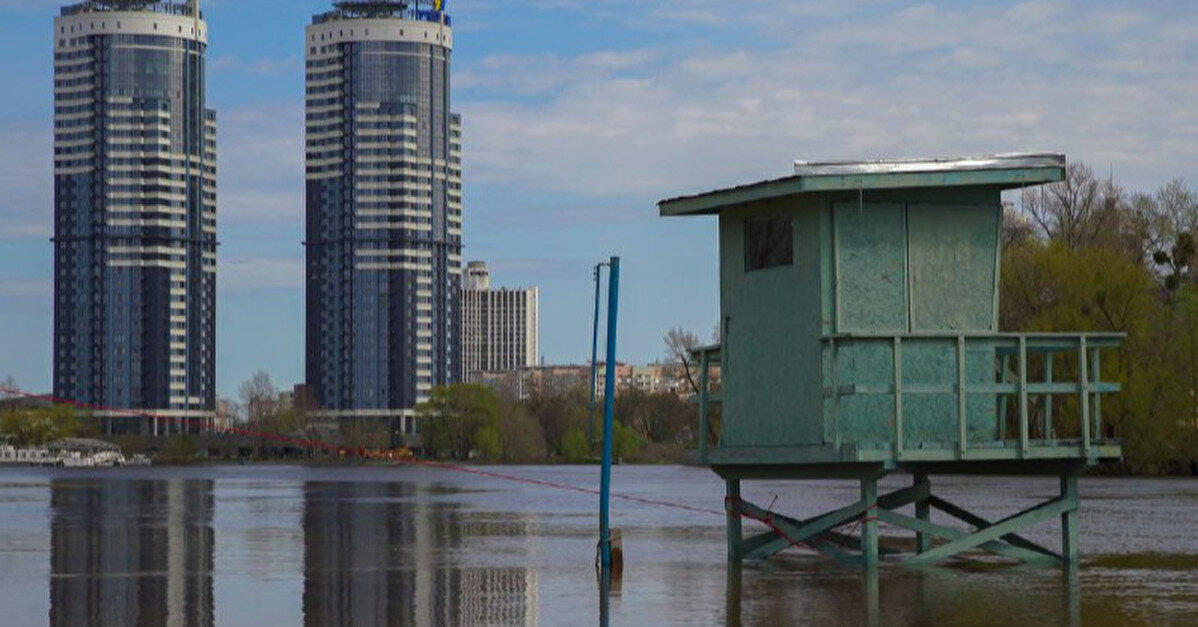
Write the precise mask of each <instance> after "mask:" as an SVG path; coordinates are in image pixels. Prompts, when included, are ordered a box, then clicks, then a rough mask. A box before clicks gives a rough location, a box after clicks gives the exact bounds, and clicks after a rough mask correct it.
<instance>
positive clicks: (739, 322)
mask: <svg viewBox="0 0 1198 627" xmlns="http://www.w3.org/2000/svg"><path fill="white" fill-rule="evenodd" d="M1065 174H1066V173H1065V157H1064V155H1061V154H1052V153H1037V154H1010V155H997V156H989V157H969V158H949V159H944V158H937V159H920V160H875V161H839V162H796V164H795V173H794V174H793V175H791V176H787V177H784V178H779V179H772V180H766V181H760V182H756V183H751V184H748V185H742V186H738V187H733V188H729V189H722V190H716V191H712V192H706V193H702V194H697V195H692V196H684V197H679V198H674V199H670V200H665V201H662V202H661V203H660V205H659V208H660V212H661V214H662V215H663V216H686V215H718V216H719V230H720V237H719V242H720V291H721V321H722V322H721V337H723V338H725V339H724V343H723V345H722V346H716V347H707V348H703V349H700V350H698V351H696V353H697V359H698V360H699V362H700V364H701V374H700V377H701V379H705V378H706V377H707V376H708V375H707V374H706V373H704V372H703V371H705V370H706V369H707V368H709V367H710V365H711V364H712V363H715V362H719V363H720V364H721V366H722V377H723V380H722V389H721V392H720V395H719V397H718V399H715V398H713V397H712V395H711V394H709V393H708V392H707V390H706V388H705V387H703V386H702V385H701V387H703V389H702V390H701V392H700V396H701V398H700V406H701V412H700V414H701V419H702V420H704V421H705V420H706V416H707V414H708V406H709V405H710V404H711V403H712V402H721V403H722V406H723V408H722V416H723V419H722V426H721V429H722V431H721V433H720V437H719V441H718V443H717V446H716V447H715V449H714V450H713V451H711V452H710V454H708V453H707V451H706V446H707V443H706V441H703V442H701V443H700V454H701V457H702V458H703V460H704V461H706V462H707V463H709V464H710V465H711V466H712V468H713V469H714V470H715V471H716V472H717V473H719V474H720V475H721V476H722V477H724V478H725V480H726V481H727V485H728V493H729V498H730V500H729V503H730V512H733V513H734V514H735V516H734V517H730V519H729V529H730V535H729V543H730V544H729V551H730V555H731V556H733V557H735V558H739V557H743V556H745V555H750V556H754V557H765V556H767V555H770V554H772V553H774V552H777V551H778V550H781V549H783V548H786V547H787V546H791V545H792V544H793V543H794V542H805V541H812V540H821V539H822V540H824V541H826V543H825V544H823V545H821V544H820V542H818V541H817V542H815V545H816V546H817V548H818V547H819V546H823V547H824V548H827V550H828V552H829V553H831V554H836V556H837V557H844V558H845V559H851V560H856V561H863V562H864V563H866V564H867V565H868V564H871V563H874V562H876V560H877V555H878V548H877V537H876V521H877V520H879V519H880V520H883V521H885V522H888V523H891V524H893V525H897V526H902V527H906V528H909V529H912V530H915V531H917V532H918V534H919V536H918V538H917V540H918V541H917V547H918V551H917V553H918V554H917V555H916V556H914V557H912V558H911V561H913V562H916V563H919V562H933V561H937V560H939V559H943V558H945V557H948V556H951V555H954V554H956V553H958V552H960V551H962V550H965V549H967V548H973V547H976V546H983V547H984V548H987V549H990V550H992V551H994V552H996V553H999V554H1002V555H1005V556H1008V557H1013V558H1015V559H1019V560H1023V561H1033V560H1035V559H1039V558H1044V557H1046V556H1051V557H1056V558H1059V559H1063V560H1064V561H1066V562H1068V563H1072V564H1076V560H1077V545H1076V531H1077V530H1076V523H1075V516H1076V508H1077V494H1076V479H1077V475H1078V474H1079V473H1080V472H1082V470H1083V469H1084V468H1085V467H1086V466H1087V465H1092V464H1095V463H1097V462H1098V461H1100V460H1103V459H1117V458H1119V457H1120V455H1121V450H1120V447H1119V445H1118V443H1117V442H1115V441H1114V440H1112V439H1110V438H1108V437H1106V431H1105V430H1104V429H1103V426H1102V421H1101V395H1102V394H1105V393H1109V392H1114V391H1116V390H1118V386H1117V385H1115V384H1112V383H1106V382H1102V381H1101V377H1100V360H1099V355H1100V352H1101V351H1102V350H1104V349H1111V348H1114V347H1116V346H1117V345H1118V344H1119V341H1120V337H1121V336H1119V335H1115V334H1081V333H1053V334H1048V333H1038V334H1015V333H1003V332H1000V330H999V328H998V302H999V299H998V286H999V275H1000V269H1001V255H1002V251H1001V248H1000V246H1001V238H1000V229H1001V228H1002V203H1001V192H1002V191H1003V190H1004V189H1011V188H1020V187H1025V186H1032V185H1040V184H1044V183H1051V182H1055V181H1060V180H1062V179H1063V178H1064V177H1065ZM706 432H707V429H706V424H704V425H701V426H700V433H706ZM895 470H904V471H908V472H910V473H912V474H913V475H914V476H915V478H916V479H915V485H914V486H913V487H912V488H910V489H908V490H904V491H900V493H895V494H892V495H887V496H885V497H878V495H877V478H879V477H881V476H883V475H885V474H887V473H889V472H892V471H895ZM945 472H952V473H973V472H976V473H1004V472H1006V473H1020V474H1026V473H1029V472H1035V473H1042V474H1052V475H1058V476H1060V477H1061V481H1062V494H1061V496H1060V498H1058V499H1054V500H1052V501H1050V502H1048V503H1045V504H1043V506H1041V507H1039V508H1033V510H1029V511H1028V512H1022V513H1020V514H1019V515H1017V516H1015V517H1014V518H1013V519H1011V520H1008V521H1004V526H991V525H989V523H985V524H981V523H978V522H977V521H979V520H981V519H980V518H978V517H976V516H972V515H969V514H968V512H964V510H962V509H961V508H959V507H956V506H952V505H951V504H946V502H944V501H943V500H940V499H938V498H937V497H935V496H933V495H932V493H931V484H930V482H929V480H928V476H929V475H931V474H936V473H945ZM763 477H790V478H804V477H812V478H815V477H824V478H828V477H854V478H857V479H859V480H860V481H861V485H862V499H861V500H860V501H858V502H857V503H856V504H854V505H852V506H850V507H847V508H845V509H844V510H842V511H840V512H837V513H836V514H837V515H836V516H831V515H829V517H825V518H824V519H821V520H822V523H821V524H819V525H811V524H805V523H804V522H803V521H796V520H794V519H789V520H790V521H791V522H792V523H794V525H793V526H792V527H791V528H790V529H789V532H793V533H795V534H798V535H800V536H802V537H797V538H796V537H794V536H793V535H792V536H790V537H789V538H787V539H788V540H793V541H794V542H784V539H781V538H779V537H775V538H773V539H772V540H770V541H768V542H767V541H766V540H765V539H758V541H757V542H751V541H742V540H741V538H740V536H739V533H740V531H739V529H740V526H739V525H740V522H739V521H740V517H742V516H747V517H751V518H753V517H761V516H765V515H766V514H767V513H766V512H765V511H764V510H762V509H760V508H757V507H756V506H754V505H752V504H750V503H747V502H744V501H742V500H740V498H739V490H740V481H741V480H742V479H747V478H763ZM911 503H915V504H916V511H917V516H916V518H910V517H906V516H904V515H900V514H898V513H897V512H894V511H893V510H894V509H897V508H899V507H901V506H904V505H909V504H911ZM937 504H942V505H944V508H942V509H946V511H949V510H951V511H949V513H950V515H954V516H956V515H957V514H961V515H962V516H964V517H963V518H961V519H962V520H965V521H966V522H969V523H970V524H971V525H973V526H975V527H978V529H976V530H975V532H974V533H972V534H968V533H964V532H960V531H958V530H954V529H948V528H944V527H940V526H938V525H933V524H932V523H931V522H930V518H929V517H928V507H929V506H937ZM873 509H877V510H878V515H877V516H872V517H867V516H863V512H866V511H870V510H873ZM953 512H956V513H953ZM1049 515H1062V516H1063V517H1064V518H1065V519H1066V523H1065V528H1066V535H1065V542H1064V544H1063V547H1062V551H1061V552H1060V553H1057V552H1054V551H1050V550H1048V549H1044V548H1043V547H1038V546H1035V547H1034V548H1028V547H1029V546H1030V543H1027V542H1026V541H1025V540H1023V539H1022V538H1019V537H1018V536H1013V534H1012V537H1014V538H1015V540H1009V541H1008V542H992V541H993V540H996V539H997V538H999V537H1001V536H1004V535H1006V532H1009V531H1014V530H1016V529H1018V528H1019V527H1020V526H1022V525H1026V524H1031V522H1034V521H1036V520H1041V519H1043V518H1044V517H1047V516H1049ZM958 517H961V516H958ZM733 518H735V520H734V519H733ZM854 518H860V519H862V520H864V521H865V522H864V524H863V525H862V527H863V529H864V532H863V536H862V539H861V540H860V541H859V545H860V546H859V548H860V551H859V552H858V554H854V555H851V556H848V557H846V554H845V553H844V550H845V547H846V546H847V544H846V543H845V542H841V540H843V538H839V537H838V536H836V535H835V532H834V531H833V527H835V526H836V525H838V524H842V523H844V522H845V521H846V520H852V519H854ZM871 518H872V520H871ZM823 523H829V524H827V525H823ZM997 530H1001V531H1004V533H1000V534H998V535H991V534H993V533H995V532H996V531H997ZM934 535H938V536H940V537H943V538H945V539H947V540H948V543H947V544H945V545H944V546H941V547H937V548H936V549H932V548H931V537H932V536H934ZM854 542H857V541H856V540H854ZM849 544H851V543H849ZM854 546H857V545H854ZM1032 546H1034V545H1032Z"/></svg>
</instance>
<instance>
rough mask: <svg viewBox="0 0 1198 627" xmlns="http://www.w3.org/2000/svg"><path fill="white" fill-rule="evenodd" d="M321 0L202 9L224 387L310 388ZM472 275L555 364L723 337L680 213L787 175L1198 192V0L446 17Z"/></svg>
mask: <svg viewBox="0 0 1198 627" xmlns="http://www.w3.org/2000/svg"><path fill="white" fill-rule="evenodd" d="M60 4H61V3H60V2H56V1H43V0H0V60H2V61H3V62H2V63H0V85H3V86H4V94H3V96H2V97H0V379H3V378H4V377H6V376H8V375H11V376H13V377H14V378H15V379H16V381H17V382H18V384H19V385H21V386H22V387H24V388H26V389H30V390H35V391H46V390H49V388H50V386H51V381H50V378H51V347H52V343H51V342H52V340H51V321H52V309H51V293H52V286H51V280H50V279H51V276H52V262H51V247H50V243H49V237H50V235H51V228H52V221H51V216H52V201H53V198H52V196H53V193H52V188H53V176H52V171H53V167H52V166H53V164H52V128H51V124H52V104H51V103H52V50H51V46H52V30H51V28H52V20H53V16H54V15H55V14H56V12H57V10H58V7H59V6H60ZM330 5H331V2H330V1H329V0H321V1H312V0H242V1H235V0H206V1H205V2H204V3H203V6H204V9H205V13H206V19H207V21H208V23H209V30H210V34H211V40H210V45H209V50H208V64H209V66H208V67H209V85H208V99H209V100H208V102H209V106H211V107H213V108H215V109H216V110H217V114H218V120H219V132H218V153H219V158H218V168H219V175H218V176H219V179H218V203H219V205H218V215H219V229H220V231H219V239H220V242H221V246H220V248H219V274H218V300H217V311H218V314H217V337H218V339H217V353H218V358H217V387H218V391H219V393H220V394H221V395H224V396H234V395H235V394H236V389H237V385H238V383H240V382H241V381H243V380H245V379H247V378H248V377H249V376H250V375H251V374H252V373H253V372H254V371H255V370H258V369H264V370H266V371H267V372H268V373H270V375H271V376H272V377H273V379H274V380H275V382H276V383H278V384H279V385H281V386H290V385H292V384H294V383H298V382H300V381H301V380H302V378H303V369H304V364H303V360H304V352H303V351H304V347H303V338H304V308H303V303H304V299H303V247H302V246H301V242H302V240H303V236H304V234H303V214H304V206H303V188H304V168H303V153H304V149H303V80H304V77H303V29H304V26H305V25H306V24H307V23H308V22H309V20H310V18H311V15H312V14H314V13H318V12H321V11H324V10H326V9H327V8H328V7H329V6H330ZM448 9H449V11H450V13H451V14H452V16H453V19H454V44H455V49H454V51H453V61H452V64H453V68H452V84H453V87H452V102H453V109H454V110H455V111H457V112H459V113H461V114H462V115H463V118H464V119H463V127H464V128H463V154H462V161H463V185H464V190H463V191H464V201H463V202H464V214H465V218H464V220H465V229H464V231H465V232H464V240H465V252H464V254H463V257H464V259H465V260H476V259H477V260H484V261H486V262H487V263H488V265H489V266H490V268H491V271H492V281H493V284H496V285H503V286H512V287H516V286H526V285H537V286H539V287H540V290H541V352H542V356H543V358H544V360H545V361H546V363H582V362H585V361H586V360H587V359H589V352H590V324H591V299H592V290H593V286H592V283H591V266H592V265H593V264H594V263H595V262H597V261H600V260H603V259H606V258H607V257H609V256H611V255H619V256H620V257H621V259H622V271H623V274H622V277H621V288H622V293H621V296H620V310H619V314H620V325H619V332H618V339H619V358H620V359H621V360H622V361H630V362H634V363H645V362H651V361H653V360H655V359H659V358H661V357H662V356H663V353H664V345H663V342H662V337H663V335H664V334H665V332H666V331H667V330H668V329H669V328H670V327H673V326H681V327H684V328H687V329H690V330H692V331H694V332H695V333H697V334H698V335H699V336H700V337H701V338H703V339H706V338H707V337H708V336H709V335H710V334H711V330H712V328H713V326H714V324H715V322H716V320H718V317H719V314H718V310H719V293H718V277H717V272H716V270H717V265H716V255H717V250H716V223H715V221H714V219H713V218H671V219H663V218H659V217H657V213H656V207H655V203H656V202H657V201H658V200H660V199H663V198H668V197H672V196H677V195H681V194H689V193H695V192H699V191H706V190H710V189H714V188H719V187H725V186H730V185H737V184H741V183H746V182H750V181H756V180H760V179H764V178H771V177H777V176H784V175H786V174H788V173H790V171H791V169H792V163H793V161H794V160H795V159H805V160H817V159H852V158H877V157H915V156H932V155H965V154H988V153H998V152H1012V151H1029V150H1033V151H1039V150H1058V151H1063V152H1065V153H1067V155H1068V157H1069V159H1070V160H1071V161H1084V162H1086V163H1087V164H1089V165H1090V166H1091V167H1093V168H1094V169H1095V170H1096V171H1098V172H1102V173H1108V172H1109V173H1113V175H1114V177H1115V179H1116V181H1117V182H1119V183H1121V184H1123V185H1124V186H1125V187H1127V188H1128V189H1131V190H1137V191H1152V190H1155V189H1157V188H1159V187H1161V186H1162V185H1164V184H1166V183H1167V182H1168V181H1170V180H1172V179H1174V178H1183V179H1186V180H1187V181H1188V182H1189V183H1190V184H1191V185H1193V184H1195V182H1198V106H1195V103H1198V3H1195V2H1192V0H1143V1H1140V2H1134V3H1131V2H1122V1H1120V2H1114V1H1103V0H1090V1H1080V0H1059V1H1058V0H1033V1H1028V2H1011V1H1009V0H1002V1H989V0H976V1H971V2H961V1H959V0H958V1H951V2H949V1H930V2H910V1H905V0H788V1H778V2H775V1H772V0H758V2H755V3H743V4H738V3H732V2H716V1H714V0H658V1H657V2H653V3H650V2H632V1H631V0H503V1H499V0H451V1H450V2H449V4H448Z"/></svg>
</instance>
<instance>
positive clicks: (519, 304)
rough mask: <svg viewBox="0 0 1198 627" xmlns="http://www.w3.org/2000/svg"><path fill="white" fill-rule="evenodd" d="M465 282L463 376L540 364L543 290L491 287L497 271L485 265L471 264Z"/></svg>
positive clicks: (466, 377)
mask: <svg viewBox="0 0 1198 627" xmlns="http://www.w3.org/2000/svg"><path fill="white" fill-rule="evenodd" d="M462 283H463V289H462V364H463V366H462V374H463V378H464V379H465V380H467V381H472V380H474V379H475V378H476V373H479V372H496V371H506V370H516V369H518V368H529V367H532V366H535V365H537V354H538V351H539V350H540V308H539V305H538V298H539V293H540V292H539V290H538V289H537V288H536V287H526V288H517V289H509V288H499V289H491V273H490V272H489V271H488V270H487V265H486V264H485V263H483V262H481V261H471V262H470V263H469V264H468V265H467V266H466V273H465V278H464V280H463V282H462Z"/></svg>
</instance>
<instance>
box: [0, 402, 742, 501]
mask: <svg viewBox="0 0 1198 627" xmlns="http://www.w3.org/2000/svg"><path fill="white" fill-rule="evenodd" d="M0 393H3V394H9V395H12V396H20V397H22V398H28V399H36V400H41V401H46V402H49V403H52V404H55V405H69V406H71V407H76V408H79V409H85V410H90V411H103V412H108V413H112V414H120V415H124V416H128V417H137V418H154V419H158V420H169V421H175V422H176V423H178V424H186V425H189V426H198V427H202V428H204V429H211V430H213V431H216V432H220V433H231V434H234V435H244V436H248V437H257V438H263V439H267V440H272V441H275V442H281V443H284V444H291V445H294V446H300V447H305V448H319V449H322V450H326V451H334V452H337V453H345V452H354V453H357V454H359V455H362V456H363V457H369V453H368V451H367V449H365V448H352V447H344V446H338V445H336V444H333V443H331V442H323V441H320V440H306V439H303V438H295V437H291V436H286V435H281V434H278V433H267V432H264V431H255V430H252V429H243V428H240V427H220V428H215V427H212V426H211V425H210V424H208V422H207V421H205V420H199V419H195V418H180V417H166V416H158V415H155V414H152V413H149V412H142V411H136V410H131V409H118V408H115V407H106V406H103V405H95V404H89V403H81V402H79V401H75V400H71V399H63V398H57V397H54V396H50V395H46V394H33V393H30V392H25V391H23V390H16V389H12V388H7V387H3V386H0ZM395 461H397V462H399V463H402V464H407V465H411V466H424V467H428V468H437V469H441V470H452V471H454V472H461V473H467V474H472V475H478V476H483V477H490V478H493V479H501V480H504V481H511V482H514V483H523V484H526V485H534V486H540V487H545V488H553V489H555V490H562V491H569V492H577V493H580V494H589V495H596V496H597V495H598V494H599V490H598V489H597V488H585V487H582V486H576V485H571V484H568V483H559V482H556V481H546V480H544V479H530V478H528V477H520V476H517V475H512V474H507V473H502V472H497V471H494V470H486V469H483V468H477V467H471V466H461V465H457V464H448V463H445V462H437V461H431V460H422V459H415V458H411V459H398V460H395ZM611 496H612V498H616V499H620V500H622V501H629V502H632V503H640V504H642V505H653V506H657V507H667V508H672V509H677V510H683V511H688V512H695V513H699V514H714V515H716V516H725V515H726V513H725V512H722V511H718V510H714V509H706V508H702V507H695V506H692V505H685V504H682V503H672V502H669V501H662V500H659V499H651V498H647V497H643V496H635V495H632V494H620V493H616V492H613V493H612V495H611Z"/></svg>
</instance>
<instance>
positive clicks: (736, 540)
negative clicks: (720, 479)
mask: <svg viewBox="0 0 1198 627" xmlns="http://www.w3.org/2000/svg"><path fill="white" fill-rule="evenodd" d="M724 485H725V490H726V492H725V493H726V494H727V497H726V498H725V499H724V510H725V511H726V512H727V516H728V559H729V560H730V561H740V558H741V557H742V555H741V553H740V543H741V530H740V516H741V500H740V479H727V480H725V481H724Z"/></svg>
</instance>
